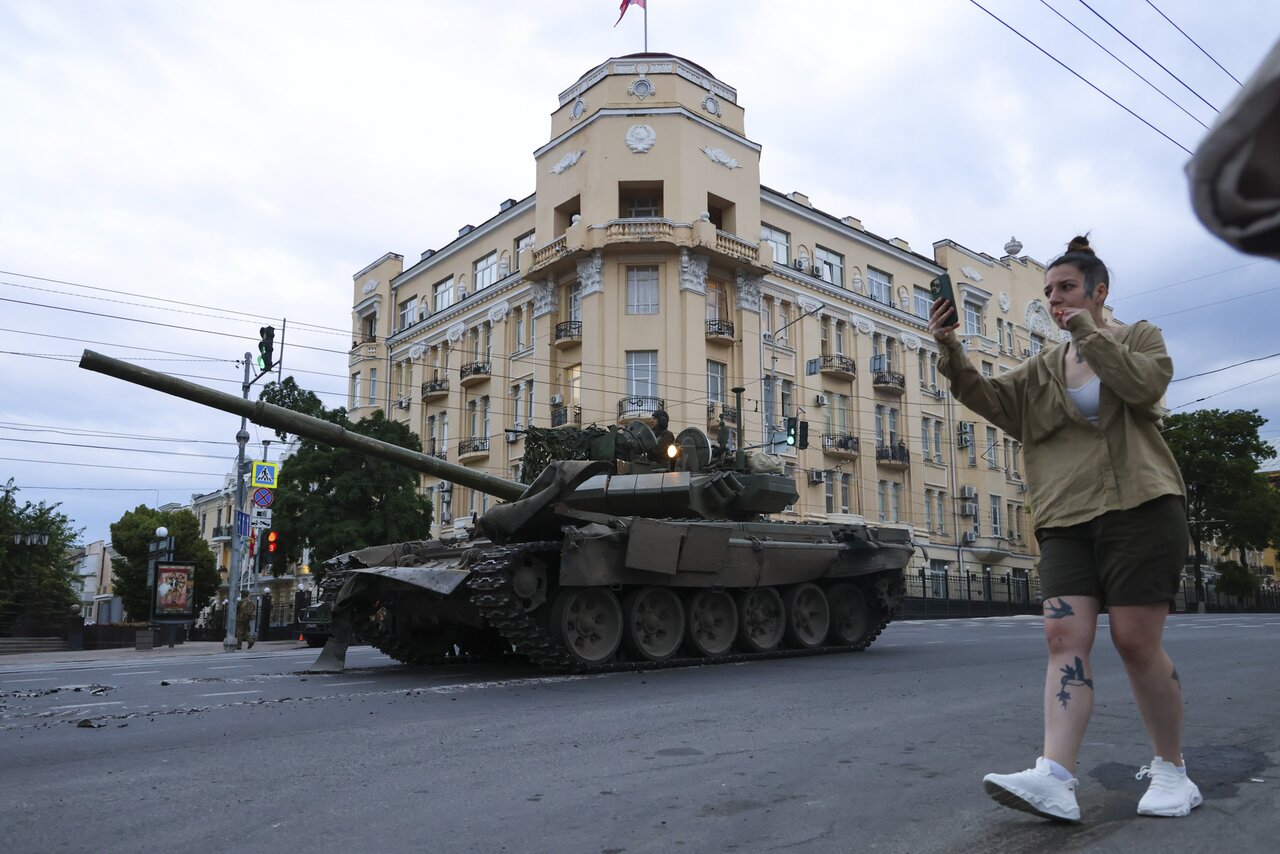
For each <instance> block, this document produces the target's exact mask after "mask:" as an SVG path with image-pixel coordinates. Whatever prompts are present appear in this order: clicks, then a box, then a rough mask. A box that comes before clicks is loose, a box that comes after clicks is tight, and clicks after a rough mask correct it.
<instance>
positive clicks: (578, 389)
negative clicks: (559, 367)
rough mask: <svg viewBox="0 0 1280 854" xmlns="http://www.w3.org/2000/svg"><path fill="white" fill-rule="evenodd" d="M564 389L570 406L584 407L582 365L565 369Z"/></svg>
mask: <svg viewBox="0 0 1280 854" xmlns="http://www.w3.org/2000/svg"><path fill="white" fill-rule="evenodd" d="M564 389H565V392H566V393H567V397H568V403H569V405H570V406H581V405H582V365H574V366H573V367H571V368H565V369H564Z"/></svg>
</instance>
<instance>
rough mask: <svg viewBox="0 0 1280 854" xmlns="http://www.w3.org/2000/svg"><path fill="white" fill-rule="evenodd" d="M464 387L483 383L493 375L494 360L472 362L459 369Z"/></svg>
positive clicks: (460, 379)
mask: <svg viewBox="0 0 1280 854" xmlns="http://www.w3.org/2000/svg"><path fill="white" fill-rule="evenodd" d="M458 374H459V381H460V382H461V383H462V387H463V388H467V387H468V386H473V385H475V384H476V383H482V382H484V381H485V380H487V379H489V378H490V377H491V376H493V362H471V363H470V364H467V365H463V366H462V367H461V368H459V369H458Z"/></svg>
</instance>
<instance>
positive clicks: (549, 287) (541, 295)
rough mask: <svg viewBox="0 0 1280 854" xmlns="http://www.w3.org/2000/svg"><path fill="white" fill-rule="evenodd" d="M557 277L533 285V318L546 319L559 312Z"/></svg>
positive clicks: (549, 277)
mask: <svg viewBox="0 0 1280 854" xmlns="http://www.w3.org/2000/svg"><path fill="white" fill-rule="evenodd" d="M556 290H557V288H556V277H555V276H547V278H546V279H545V280H544V281H541V282H534V283H533V316H534V317H544V316H546V315H548V314H552V313H554V312H556V311H557V310H559V306H558V305H557V299H556Z"/></svg>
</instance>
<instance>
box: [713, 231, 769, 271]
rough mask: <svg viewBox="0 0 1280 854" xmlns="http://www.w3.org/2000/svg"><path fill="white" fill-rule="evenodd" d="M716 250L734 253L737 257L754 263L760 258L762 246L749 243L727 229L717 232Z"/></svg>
mask: <svg viewBox="0 0 1280 854" xmlns="http://www.w3.org/2000/svg"><path fill="white" fill-rule="evenodd" d="M716 251H717V252H719V253H720V254H721V255H732V256H733V257H735V258H741V259H742V260H744V261H750V262H751V263H752V264H755V263H757V262H758V261H759V259H760V247H759V246H758V245H757V244H755V243H748V242H747V241H745V240H743V239H742V238H741V237H738V235H736V234H730V233H729V232H727V231H717V232H716Z"/></svg>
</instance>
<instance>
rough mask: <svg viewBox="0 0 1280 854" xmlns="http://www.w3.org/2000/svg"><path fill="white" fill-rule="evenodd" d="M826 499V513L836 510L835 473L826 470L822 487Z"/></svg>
mask: <svg viewBox="0 0 1280 854" xmlns="http://www.w3.org/2000/svg"><path fill="white" fill-rule="evenodd" d="M824 492H825V493H826V499H827V513H828V514H830V513H834V512H836V478H835V475H833V474H831V473H830V472H827V479H826V485H825V488H824Z"/></svg>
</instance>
